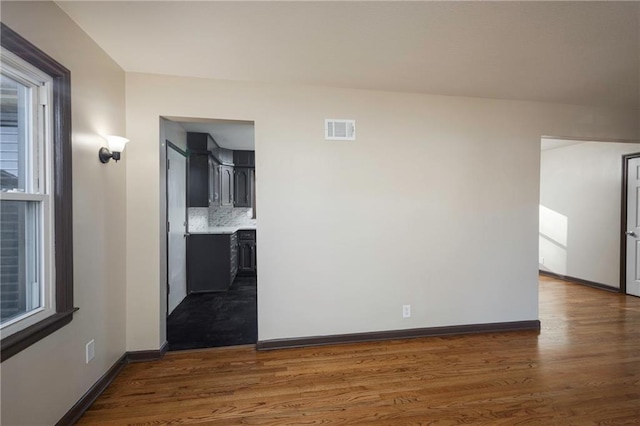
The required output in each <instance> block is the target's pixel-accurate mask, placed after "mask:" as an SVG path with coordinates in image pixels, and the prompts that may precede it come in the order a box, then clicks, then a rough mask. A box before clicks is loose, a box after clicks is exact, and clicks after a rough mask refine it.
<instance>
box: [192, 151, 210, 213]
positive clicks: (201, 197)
mask: <svg viewBox="0 0 640 426" xmlns="http://www.w3.org/2000/svg"><path fill="white" fill-rule="evenodd" d="M188 170H189V174H188V175H187V182H188V184H187V203H188V207H209V196H210V195H209V156H208V155H207V154H196V153H191V154H190V155H189V169H188Z"/></svg>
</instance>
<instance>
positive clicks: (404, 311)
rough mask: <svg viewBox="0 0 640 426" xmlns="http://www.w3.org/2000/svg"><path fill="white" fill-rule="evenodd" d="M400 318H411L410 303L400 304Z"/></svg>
mask: <svg viewBox="0 0 640 426" xmlns="http://www.w3.org/2000/svg"><path fill="white" fill-rule="evenodd" d="M402 318H411V305H402Z"/></svg>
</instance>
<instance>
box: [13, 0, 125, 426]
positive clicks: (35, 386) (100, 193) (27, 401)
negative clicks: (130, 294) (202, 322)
mask: <svg viewBox="0 0 640 426" xmlns="http://www.w3.org/2000/svg"><path fill="white" fill-rule="evenodd" d="M1 13H2V22H4V23H5V24H7V25H8V26H9V27H11V28H12V29H14V30H15V31H17V32H18V33H19V34H21V35H22V36H23V37H25V38H26V39H28V40H29V41H31V42H32V43H34V44H35V45H36V46H38V47H40V48H41V49H42V50H44V51H45V52H46V53H47V54H49V55H50V56H52V57H53V58H54V59H56V60H57V61H59V62H60V63H62V64H63V65H64V66H66V67H67V68H68V69H69V70H70V71H71V84H72V87H71V92H72V109H73V111H72V126H73V127H72V130H73V136H72V144H73V217H74V228H73V232H74V238H73V242H74V259H73V260H74V302H75V305H76V306H77V307H79V308H80V310H79V311H78V312H77V313H76V314H75V315H74V318H73V321H72V322H71V324H69V325H68V326H66V327H64V328H62V329H61V330H59V331H57V332H55V333H54V334H52V335H50V336H48V337H46V338H45V339H43V340H41V341H39V342H38V343H36V344H34V345H33V346H31V347H29V348H28V349H26V350H24V351H22V352H21V353H19V354H18V355H15V356H14V357H13V358H10V359H9V360H7V361H5V362H3V363H2V366H1V368H2V418H1V423H2V424H3V425H19V424H21V425H29V426H34V425H52V424H55V423H56V422H57V421H58V420H59V419H60V418H61V417H62V416H63V415H64V414H65V413H66V412H67V410H69V409H70V408H71V407H72V406H73V404H75V403H76V402H77V401H78V399H80V398H81V397H82V395H83V394H84V393H85V392H86V391H87V390H88V389H89V388H90V387H91V386H92V385H93V384H94V383H95V382H96V381H97V380H98V379H99V378H100V376H102V375H103V374H104V373H105V372H106V371H107V369H108V368H109V367H111V366H112V365H113V363H114V362H115V361H116V360H117V359H118V358H119V357H120V356H122V354H123V353H124V352H125V316H124V312H125V269H126V262H125V229H126V216H125V202H126V196H125V190H126V188H125V181H126V163H127V160H128V158H127V152H126V151H125V152H124V155H123V160H122V161H120V162H119V163H117V164H114V163H113V162H111V163H109V164H107V165H102V164H100V162H99V161H98V149H99V148H100V147H101V146H103V145H105V141H104V140H103V139H102V138H101V137H100V136H99V135H100V134H119V135H123V134H124V133H125V115H124V109H125V103H124V101H125V98H124V83H125V82H124V72H123V71H122V69H120V68H119V67H118V66H117V65H116V64H115V63H114V62H113V61H112V60H111V59H110V58H109V57H108V56H107V55H105V53H104V52H103V51H102V50H101V49H100V48H98V46H97V45H96V44H95V43H94V42H93V41H92V40H91V39H90V38H89V37H88V36H87V35H86V34H85V33H84V32H82V31H81V30H80V28H79V27H77V26H76V25H75V24H74V23H73V21H71V20H70V19H69V18H68V17H67V15H66V14H65V13H64V12H62V11H61V10H60V9H59V8H58V7H57V6H56V5H55V4H53V3H48V2H46V3H36V2H19V3H11V2H5V1H3V2H2V5H1ZM91 339H95V350H96V357H95V359H94V360H93V361H91V362H90V363H89V364H85V344H86V343H87V342H88V341H89V340H91Z"/></svg>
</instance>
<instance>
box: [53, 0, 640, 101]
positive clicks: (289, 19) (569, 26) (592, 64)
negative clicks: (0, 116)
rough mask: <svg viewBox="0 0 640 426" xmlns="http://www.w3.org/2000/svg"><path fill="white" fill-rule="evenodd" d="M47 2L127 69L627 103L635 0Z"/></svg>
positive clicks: (634, 57)
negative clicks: (68, 17) (613, 0)
mask: <svg viewBox="0 0 640 426" xmlns="http://www.w3.org/2000/svg"><path fill="white" fill-rule="evenodd" d="M57 3H58V4H59V5H60V7H61V8H62V9H63V10H64V11H65V12H66V13H67V14H68V15H69V16H70V17H71V18H72V19H73V20H74V21H75V22H77V23H78V25H80V27H82V28H83V29H84V30H85V31H86V32H87V33H88V34H89V35H90V36H91V37H92V38H93V39H94V40H95V41H96V42H97V43H98V44H99V45H100V46H101V47H102V48H103V49H104V50H105V51H106V52H107V53H108V54H109V55H110V56H111V57H112V58H113V59H114V60H115V61H116V62H117V63H118V64H119V65H120V66H121V67H122V68H123V69H124V70H125V71H127V72H140V73H152V74H167V75H177V76H190V77H203V78H215V79H231V80H245V81H262V82H274V83H296V84H310V85H322V86H334V87H347V88H361V89H375V90H390V91H404V92H418V93H432V94H444V95H455V96H473V97H487V98H501V99H521V100H534V101H546V102H558V103H568V104H579V105H599V106H613V107H624V108H636V107H637V106H638V98H639V94H640V88H639V83H640V68H639V56H640V29H639V27H640V3H638V2H562V1H560V2H478V1H471V2H396V1H392V2H377V1H376V2H345V1H338V2H326V1H320V2H270V1H267V2H265V1H261V2H244V1H240V2H214V1H198V2H185V1H163V2H156V1H71V2H65V1H58V2H57Z"/></svg>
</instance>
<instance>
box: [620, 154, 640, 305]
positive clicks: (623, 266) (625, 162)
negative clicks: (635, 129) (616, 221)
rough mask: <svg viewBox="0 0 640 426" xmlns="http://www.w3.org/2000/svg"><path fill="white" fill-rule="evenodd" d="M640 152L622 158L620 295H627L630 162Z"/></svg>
mask: <svg viewBox="0 0 640 426" xmlns="http://www.w3.org/2000/svg"><path fill="white" fill-rule="evenodd" d="M639 157H640V152H635V153H633V154H625V155H623V156H622V185H621V186H622V194H621V197H620V200H621V209H620V293H622V294H627V236H626V234H625V232H626V231H627V189H628V184H627V180H628V178H629V160H631V159H633V158H639Z"/></svg>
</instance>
